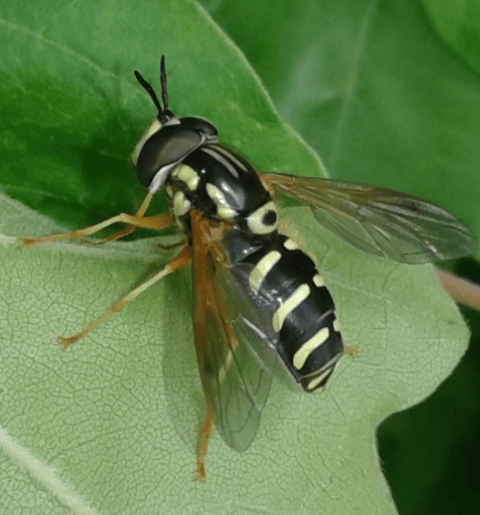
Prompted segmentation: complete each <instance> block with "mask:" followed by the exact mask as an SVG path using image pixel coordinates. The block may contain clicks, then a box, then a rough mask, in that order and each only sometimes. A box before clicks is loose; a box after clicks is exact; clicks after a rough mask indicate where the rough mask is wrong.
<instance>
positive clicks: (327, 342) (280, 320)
mask: <svg viewBox="0 0 480 515" xmlns="http://www.w3.org/2000/svg"><path fill="white" fill-rule="evenodd" d="M262 240H263V241H262ZM223 247H224V248H225V252H226V254H227V256H228V261H229V265H230V267H231V273H232V274H233V275H234V276H236V277H237V279H238V281H239V282H240V283H241V284H242V285H243V286H244V288H245V289H246V290H247V291H248V293H249V296H250V299H251V302H252V303H253V305H254V306H255V307H256V309H257V311H258V313H259V317H260V319H261V321H262V326H263V330H264V331H265V333H266V334H268V335H269V345H271V346H272V347H273V348H274V349H275V351H276V352H277V353H278V355H279V357H280V358H281V359H282V361H283V363H284V364H285V366H286V368H287V370H288V372H289V373H290V374H291V376H292V377H293V378H294V379H295V381H296V382H298V383H300V384H301V386H302V387H303V389H304V390H306V391H308V392H310V391H313V390H315V389H317V388H319V387H321V386H323V385H324V384H325V382H326V381H327V379H328V377H329V376H330V374H331V373H332V372H333V369H334V367H335V365H336V363H337V361H338V359H339V358H340V357H341V356H342V355H343V353H344V346H343V341H342V337H341V334H340V331H339V327H338V321H337V319H336V317H335V304H334V302H333V299H332V296H331V295H330V292H329V290H328V289H327V288H326V286H325V284H324V283H323V280H322V279H321V276H320V274H319V273H318V271H317V268H316V265H315V263H314V261H313V260H312V259H311V258H310V257H309V256H307V255H306V254H305V253H304V252H303V251H302V250H300V249H299V248H298V247H297V246H296V244H295V243H294V242H293V241H292V240H290V239H289V238H287V237H286V236H284V235H282V234H279V233H278V232H277V231H275V232H274V233H272V234H271V235H269V236H268V237H264V238H263V239H259V238H256V239H252V238H251V237H250V236H249V235H248V234H246V233H242V232H240V231H230V232H228V233H227V234H226V236H225V238H224V240H223Z"/></svg>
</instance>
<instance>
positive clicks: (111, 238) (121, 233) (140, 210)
mask: <svg viewBox="0 0 480 515" xmlns="http://www.w3.org/2000/svg"><path fill="white" fill-rule="evenodd" d="M152 198H153V194H152V193H147V196H146V197H145V199H144V200H143V202H142V204H141V206H140V207H139V208H138V210H137V212H136V213H135V216H143V215H144V214H145V212H146V211H147V209H148V206H149V205H150V202H151V201H152ZM135 229H136V227H135V226H134V225H130V224H129V225H127V226H126V227H124V228H123V229H120V230H119V231H117V232H115V233H113V234H111V235H110V236H108V238H104V239H103V240H100V241H88V240H85V241H84V242H85V243H88V244H89V245H105V243H108V242H109V241H115V240H118V239H119V238H123V237H124V236H127V235H128V234H132V232H133V231H134V230H135Z"/></svg>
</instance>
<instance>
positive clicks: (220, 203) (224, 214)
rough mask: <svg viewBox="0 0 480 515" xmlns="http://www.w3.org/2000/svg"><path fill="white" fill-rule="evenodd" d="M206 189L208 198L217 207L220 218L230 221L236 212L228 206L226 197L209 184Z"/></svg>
mask: <svg viewBox="0 0 480 515" xmlns="http://www.w3.org/2000/svg"><path fill="white" fill-rule="evenodd" d="M206 189H207V193H208V196H209V197H210V198H211V199H212V201H213V202H214V203H215V204H216V206H217V214H218V216H219V217H220V218H223V219H229V218H233V217H234V216H235V215H236V211H235V210H234V209H232V208H231V207H230V206H229V205H228V202H227V200H226V199H225V195H224V194H223V193H222V192H221V191H220V190H219V189H218V188H217V187H216V186H214V185H213V184H207V186H206Z"/></svg>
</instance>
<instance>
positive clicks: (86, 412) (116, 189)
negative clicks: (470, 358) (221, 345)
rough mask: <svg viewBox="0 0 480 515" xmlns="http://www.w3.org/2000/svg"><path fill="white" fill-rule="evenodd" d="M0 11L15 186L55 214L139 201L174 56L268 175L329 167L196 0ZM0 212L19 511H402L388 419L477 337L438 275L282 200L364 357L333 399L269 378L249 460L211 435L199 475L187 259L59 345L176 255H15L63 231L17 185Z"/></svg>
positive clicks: (178, 95)
mask: <svg viewBox="0 0 480 515" xmlns="http://www.w3.org/2000/svg"><path fill="white" fill-rule="evenodd" d="M6 7H7V6H6V5H5V6H4V8H3V13H2V18H1V19H2V20H3V21H2V30H1V32H0V33H1V34H2V39H3V40H2V45H3V46H2V48H4V49H6V51H5V52H4V54H3V56H2V58H1V59H2V60H1V65H2V71H3V72H4V73H3V75H4V79H3V80H2V85H1V87H2V88H3V95H2V99H1V104H0V105H1V111H0V120H1V122H0V123H2V124H3V126H2V129H3V130H2V132H1V135H2V140H1V142H2V148H3V150H4V155H5V158H4V159H3V161H2V163H0V166H1V167H2V168H1V174H0V177H1V178H2V187H3V188H4V189H5V191H7V192H8V193H10V195H11V196H14V197H16V198H18V199H20V200H22V201H23V202H25V203H27V204H29V205H30V206H33V207H35V209H36V211H41V212H42V213H47V214H48V215H49V216H50V218H51V219H54V220H56V222H58V223H60V224H61V225H64V226H69V225H71V226H77V224H83V223H90V222H94V221H95V222H96V221H99V220H101V219H102V218H105V217H107V216H110V215H112V214H115V213H116V212H118V211H133V210H134V209H135V208H136V207H137V206H138V204H139V202H140V201H141V198H142V195H143V193H144V192H143V191H142V189H141V188H140V187H138V186H136V179H135V177H134V172H133V171H132V170H131V168H130V167H129V165H128V164H127V163H128V155H129V152H130V150H131V148H132V147H133V145H134V142H135V138H136V137H137V136H138V135H139V132H140V131H141V128H142V127H143V126H144V125H145V124H146V123H147V122H148V120H149V118H151V117H152V116H153V115H154V112H153V108H152V106H151V105H150V104H149V102H148V99H146V98H145V95H144V93H142V91H141V88H140V87H139V86H138V85H136V84H135V83H134V80H133V78H132V75H131V72H132V69H134V68H138V69H140V70H141V71H142V73H143V74H144V75H145V76H146V78H147V79H148V80H150V81H152V82H153V80H154V79H155V77H156V76H157V73H158V57H159V55H160V54H161V53H165V54H166V55H167V69H168V71H169V88H170V103H171V106H172V108H173V109H174V110H175V111H176V112H177V113H178V114H179V115H199V116H206V117H207V118H209V119H210V120H212V121H213V122H214V123H215V124H216V125H217V126H218V128H219V131H220V133H221V134H222V135H224V136H223V137H222V139H223V141H225V142H227V143H228V144H230V145H232V146H234V147H236V148H237V149H239V150H241V151H242V152H243V153H244V154H246V155H247V157H248V158H249V159H251V160H252V162H254V163H255V164H256V165H257V166H258V167H259V168H260V169H275V170H282V171H284V172H289V173H294V172H301V173H302V174H305V175H315V174H318V173H322V171H321V165H320V164H319V161H318V159H317V158H316V156H315V155H314V154H313V153H312V152H311V150H310V149H309V148H308V147H307V146H305V145H304V144H303V143H302V141H301V140H300V138H299V137H298V136H297V135H296V134H295V133H294V132H293V131H292V130H291V129H290V128H289V127H288V126H285V125H284V124H283V123H282V122H281V121H280V120H279V118H278V116H277V115H276V112H275V110H274V109H273V108H272V105H271V103H270V101H269V99H268V97H266V96H265V92H264V90H263V89H262V87H261V86H260V84H259V83H258V81H257V79H256V77H255V76H254V75H253V74H252V73H251V69H249V67H248V65H247V64H246V62H245V61H244V60H243V59H242V57H241V55H240V54H239V53H238V51H237V50H236V49H235V47H234V46H233V45H232V44H231V42H230V41H229V40H228V39H226V38H225V36H224V35H223V34H222V33H221V31H219V30H218V28H217V27H215V26H214V25H213V24H212V23H211V22H210V20H209V19H208V18H207V17H206V16H205V15H204V13H203V11H202V10H201V9H199V8H198V7H196V6H195V5H194V4H191V3H190V2H178V1H176V2H174V1H171V2H163V3H162V4H161V5H160V4H154V3H150V2H146V1H140V2H137V3H135V4H132V3H128V2H121V1H119V0H116V1H115V2H113V1H110V2H107V1H103V2H100V3H99V2H96V3H93V2H92V3H90V2H81V3H73V4H68V5H64V4H63V3H61V2H59V3H57V4H55V3H52V2H48V3H47V2H44V3H43V4H42V2H36V3H35V10H36V11H35V15H34V16H33V15H32V13H31V12H27V11H26V10H25V9H18V8H16V7H12V6H11V4H9V5H8V9H7V8H6ZM32 9H33V7H32ZM170 63H171V64H170ZM99 172H100V173H99ZM120 177H121V179H120ZM152 211H153V210H152ZM0 213H1V214H2V215H3V216H2V217H0V243H1V244H2V247H1V249H0V250H1V253H0V260H1V268H2V275H1V277H0V323H1V324H2V326H1V334H2V339H1V340H0V342H1V343H0V367H1V371H0V391H1V392H2V403H1V404H0V406H1V408H0V446H1V448H2V450H3V452H4V455H3V457H4V459H3V461H2V465H1V466H2V469H1V470H2V471H3V474H2V491H3V492H8V495H4V497H3V499H2V503H5V507H6V509H7V508H8V512H9V513H16V512H18V513H19V512H21V511H22V510H23V511H27V510H29V509H30V511H31V506H33V505H34V506H35V507H37V506H40V507H41V512H42V513H45V514H49V513H57V512H58V513H67V512H72V511H73V512H74V513H105V514H107V513H108V514H109V513H111V514H117V513H135V514H143V513H145V514H150V513H164V512H165V513H192V512H193V513H221V514H225V513H248V512H262V511H263V512H276V513H286V512H292V513H298V512H303V513H318V512H319V510H322V511H324V512H325V513H342V514H347V513H365V514H369V515H370V514H372V513H381V514H382V515H383V514H386V513H395V508H394V506H393V503H392V500H391V498H390V496H389V492H388V487H387V485H386V483H385V480H384V479H383V476H382V474H381V470H380V465H379V462H378V457H377V454H376V451H375V446H374V437H375V431H376V427H377V425H378V424H379V422H380V421H381V420H383V419H384V418H385V417H386V416H387V415H388V414H390V413H392V412H394V411H398V410H400V409H403V408H405V407H407V406H410V405H412V404H413V403H416V402H419V401H420V400H422V399H423V398H425V397H426V396H427V395H429V393H430V392H431V391H432V390H433V389H434V388H435V387H436V386H437V385H438V384H439V382H440V381H442V380H443V378H444V377H445V376H446V375H447V374H448V373H449V372H450V371H451V370H452V368H453V367H454V366H455V365H456V363H457V362H458V360H459V359H460V357H461V355H462V354H463V352H464V350H465V346H466V342H467V340H468V331H467V329H466V327H465V325H464V323H463V321H462V319H461V317H460V315H459V313H458V311H457V309H456V307H455V305H454V303H453V302H452V301H451V300H450V298H449V297H448V295H447V294H446V293H445V292H444V291H443V290H442V288H441V287H440V285H439V283H438V281H437V279H436V277H435V274H434V272H433V271H432V269H431V267H429V266H416V267H410V266H402V265H399V264H397V263H393V262H390V261H387V260H383V259H376V258H373V257H371V256H367V255H365V254H363V253H361V252H359V251H356V250H355V249H353V248H352V247H350V246H349V245H348V244H347V243H345V242H343V241H340V240H338V238H336V237H334V236H332V235H330V234H328V233H326V232H325V231H323V230H322V229H321V228H320V227H318V226H317V224H315V223H314V222H313V217H312V215H311V213H310V212H309V211H308V210H306V209H290V210H289V211H288V214H289V217H290V218H291V219H292V221H293V222H294V223H295V225H296V226H297V227H298V229H299V233H300V234H304V235H305V236H306V237H307V238H308V239H306V242H305V245H306V246H307V247H308V249H309V250H310V251H311V252H314V253H315V254H316V256H317V261H318V264H319V268H320V270H322V273H323V274H324V276H325V279H326V282H327V284H328V285H329V286H330V288H331V290H332V294H333V295H334V298H335V301H336V304H337V308H338V316H339V319H340V321H341V324H342V326H343V332H344V336H345V340H346V342H347V344H348V345H356V346H358V348H359V351H360V356H359V358H358V359H351V358H349V357H344V358H342V360H341V363H340V365H339V367H338V370H337V371H336V372H335V374H334V376H333V378H332V379H331V380H330V382H329V384H328V386H327V388H326V390H325V392H324V393H323V394H312V395H305V394H303V393H301V392H300V393H299V392H294V391H291V390H290V389H288V388H286V387H285V385H283V384H282V383H281V382H280V381H276V382H274V384H273V387H272V392H271V396H270V398H269V401H268V404H267V406H266V408H265V410H264V413H263V417H262V423H261V426H260V429H259V432H258V435H257V438H256V439H255V441H254V443H253V445H252V447H251V448H250V449H249V450H248V451H247V452H245V453H243V454H237V453H235V452H234V451H232V450H231V449H230V448H228V447H227V446H226V445H225V444H224V443H223V441H222V440H221V439H220V438H219V436H218V434H217V433H216V432H214V435H213V438H212V441H211V444H210V449H209V453H208V456H207V481H206V483H205V484H199V483H196V482H194V480H193V477H194V473H195V446H196V439H197V436H198V430H199V427H200V426H201V423H202V417H203V413H204V402H203V399H202V394H201V390H200V386H199V381H198V378H197V371H196V364H195V358H194V350H193V337H192V331H191V320H190V302H191V299H190V291H191V290H190V278H189V273H188V271H187V270H184V271H180V272H177V273H176V274H175V275H173V276H170V277H168V278H166V279H165V280H164V281H162V282H161V283H160V284H158V285H156V286H155V287H153V288H152V289H150V290H149V291H147V292H146V293H145V294H143V295H142V296H141V297H139V298H138V299H137V300H136V301H135V302H134V303H132V304H130V305H128V306H127V307H125V308H124V309H123V310H122V312H121V313H119V314H117V315H115V316H114V317H111V318H110V319H109V320H108V321H106V322H105V323H104V324H102V325H101V326H100V327H99V328H98V329H97V330H96V331H94V332H93V333H92V334H91V335H89V336H88V337H86V338H85V339H84V340H82V341H81V342H79V343H77V344H75V345H74V346H72V347H71V348H70V349H68V351H67V352H63V351H62V350H61V348H60V347H59V346H58V344H57V343H56V336H58V335H59V334H63V335H68V334H71V333H72V332H75V331H76V330H78V329H79V328H80V327H82V326H83V325H84V324H85V323H86V322H87V321H88V320H91V319H92V318H95V317H97V316H99V315H100V314H101V313H102V312H104V311H105V310H106V309H108V307H109V306H110V305H111V304H112V303H113V302H114V301H115V300H117V299H118V298H119V297H121V296H122V295H123V294H125V293H126V292H128V291H129V290H130V289H131V288H132V287H134V286H136V285H138V284H140V282H142V281H143V280H145V279H146V278H147V277H148V276H149V275H150V274H151V273H152V272H153V271H155V270H157V269H158V268H159V267H160V266H161V265H162V264H163V263H165V262H166V261H167V260H168V258H169V255H167V254H165V253H162V252H160V251H159V250H158V248H157V247H155V246H154V243H155V241H157V240H142V241H136V242H129V243H113V244H111V245H108V246H106V247H91V246H82V245H81V244H76V243H75V244H61V243H58V244H49V245H45V246H42V247H38V248H29V249H27V250H25V251H20V250H19V249H18V248H17V246H16V237H17V236H19V235H38V234H47V233H50V232H52V231H55V230H59V227H58V226H57V225H56V224H54V223H53V222H52V221H49V220H47V219H46V218H44V217H42V216H39V215H38V214H37V213H36V212H33V211H31V210H29V209H28V208H26V207H24V206H22V205H21V204H20V203H18V202H16V201H13V200H11V199H9V198H8V197H6V196H2V197H1V198H0ZM162 241H163V240H162ZM286 485H288V494H287V495H286V494H285V486H286ZM6 511H7V510H6Z"/></svg>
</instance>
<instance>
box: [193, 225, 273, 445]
mask: <svg viewBox="0 0 480 515" xmlns="http://www.w3.org/2000/svg"><path fill="white" fill-rule="evenodd" d="M202 225H204V226H203V227H202ZM205 225H206V226H208V222H206V221H204V220H197V221H195V218H194V217H193V216H192V233H193V266H192V274H193V303H194V305H193V307H194V314H193V325H194V336H195V348H196V353H197V362H198V368H199V373H200V379H201V383H202V388H203V392H204V395H205V399H206V401H207V403H208V406H209V408H210V411H211V412H212V415H213V417H214V420H215V424H216V427H217V429H218V430H219V432H220V434H221V435H222V437H223V439H224V440H225V441H226V442H227V443H228V445H230V447H232V448H234V449H235V450H237V451H239V452H241V451H244V450H245V449H247V448H248V446H249V445H250V444H251V442H252V440H253V438H254V436H255V434H256V432H257V429H258V426H259V424H260V414H261V411H262V409H263V407H264V405H265V403H266V400H267V397H268V393H269V390H270V384H271V379H272V373H273V372H272V369H273V367H274V364H275V362H276V361H277V360H276V355H275V352H274V351H273V347H272V345H271V342H270V335H267V334H266V333H265V332H263V331H262V329H261V321H259V319H258V317H257V314H256V310H255V307H254V306H253V305H252V303H251V302H250V300H249V298H248V294H247V292H246V291H245V288H243V286H242V285H241V284H240V283H239V282H238V281H237V280H236V279H235V277H234V276H233V275H232V274H231V273H230V271H229V269H228V267H227V266H226V265H225V266H222V265H221V264H219V262H218V259H216V256H214V253H215V250H214V249H212V240H211V239H210V238H209V241H208V242H207V241H206V239H205ZM217 251H218V252H221V251H220V248H219V247H218V248H217Z"/></svg>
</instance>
